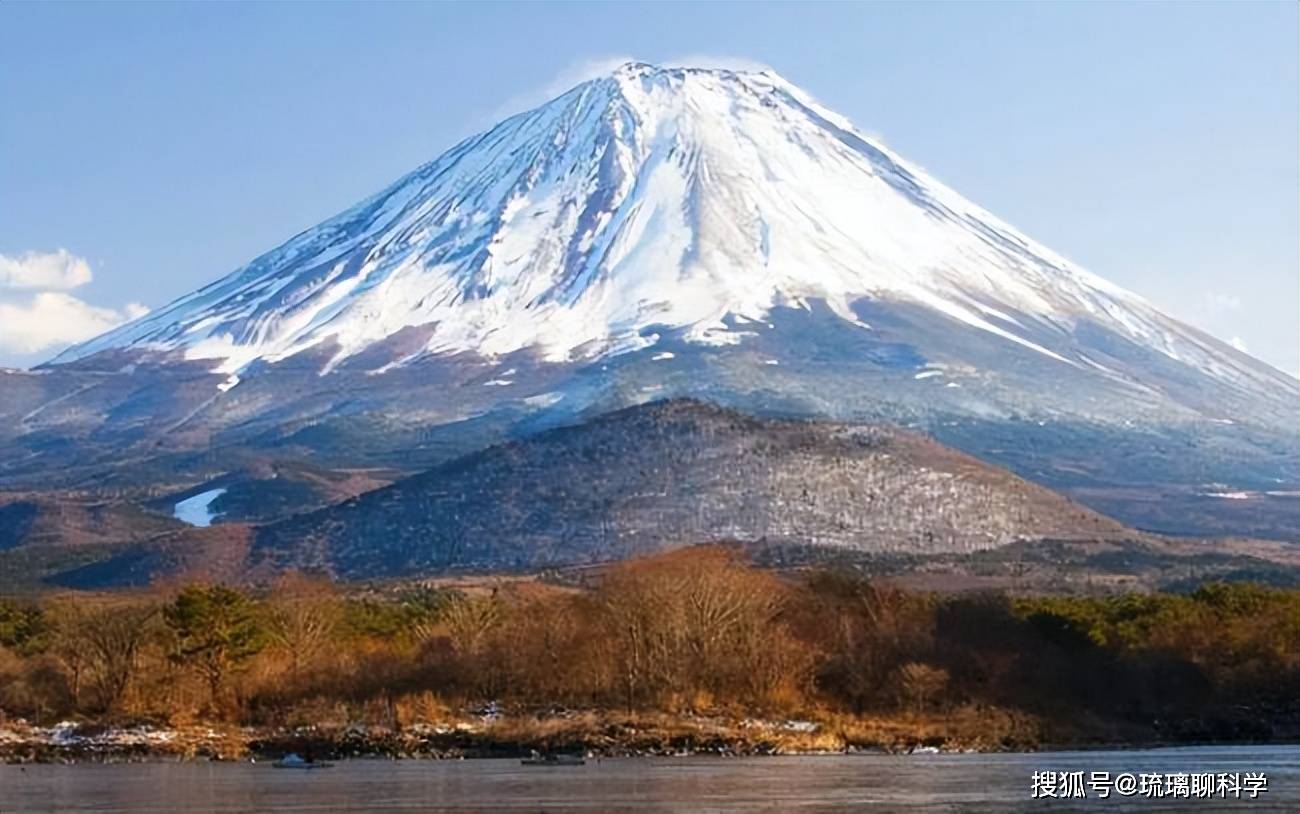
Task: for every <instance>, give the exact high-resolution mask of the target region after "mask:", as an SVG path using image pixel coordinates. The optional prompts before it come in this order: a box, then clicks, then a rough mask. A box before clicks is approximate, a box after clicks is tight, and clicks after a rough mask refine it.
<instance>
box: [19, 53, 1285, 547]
mask: <svg viewBox="0 0 1300 814" xmlns="http://www.w3.org/2000/svg"><path fill="white" fill-rule="evenodd" d="M0 387H3V388H4V392H5V393H6V394H7V397H6V399H5V402H6V404H4V405H0V452H3V451H6V450H7V451H8V453H9V454H4V455H0V460H4V461H5V463H0V486H9V487H12V486H14V485H15V484H18V485H22V486H24V487H26V486H31V485H33V484H35V485H41V484H44V485H59V486H79V487H85V486H86V485H88V484H91V483H94V484H97V485H103V484H105V483H112V484H114V485H116V486H119V487H120V488H148V487H149V485H150V484H157V483H158V482H159V481H160V480H162V479H175V478H177V477H181V478H188V479H190V480H199V479H201V478H203V477H208V476H211V475H213V474H215V473H219V472H221V471H223V470H224V469H225V468H228V467H229V466H231V465H233V464H232V462H236V461H240V462H242V461H245V460H247V459H248V458H249V457H261V458H266V457H271V458H277V459H281V458H312V459H314V460H316V461H319V462H324V463H327V464H329V465H333V466H346V467H363V466H385V467H398V468H402V469H406V470H409V471H416V470H419V469H423V468H427V467H431V466H434V465H438V464H441V463H443V462H445V461H447V460H450V459H451V458H453V457H456V456H459V455H463V454H467V453H470V452H473V451H475V450H477V449H482V448H484V447H486V446H488V445H489V444H492V443H495V442H498V441H501V440H503V439H508V438H511V437H522V436H527V435H530V434H534V433H536V432H539V431H542V430H545V429H548V428H551V427H555V426H559V425H565V424H569V423H573V422H575V421H578V420H583V419H586V418H590V417H592V416H595V415H599V414H602V413H605V412H609V411H611V410H614V409H618V408H622V407H626V406H629V405H634V404H638V403H642V402H647V401H652V400H660V399H667V398H679V397H685V398H697V399H703V400H707V401H711V402H714V403H717V404H720V405H723V406H725V407H727V408H732V409H738V410H742V411H744V412H747V413H750V414H755V415H764V416H774V417H796V418H799V417H804V418H821V419H831V420H837V421H872V422H889V423H893V424H898V425H904V426H907V427H910V428H915V429H920V430H922V431H925V432H928V433H930V434H932V435H933V436H935V437H936V438H938V439H939V440H941V441H944V442H947V443H950V444H953V445H955V446H958V447H960V448H962V449H963V450H965V451H967V452H970V453H973V454H975V455H977V456H979V457H982V458H984V459H986V460H989V461H992V462H994V463H998V464H1002V465H1004V466H1007V467H1009V468H1011V469H1013V470H1015V471H1016V472H1017V473H1018V474H1021V475H1023V476H1025V477H1028V478H1030V479H1032V480H1036V481H1038V482H1040V483H1044V484H1046V485H1049V486H1052V487H1054V488H1058V489H1063V490H1065V491H1066V492H1067V493H1070V494H1072V495H1073V496H1074V497H1076V498H1078V499H1080V500H1082V501H1083V502H1085V503H1088V504H1089V505H1091V506H1093V507H1094V508H1099V509H1101V510H1103V511H1106V512H1108V513H1110V514H1112V515H1114V516H1117V517H1120V518H1121V519H1123V520H1125V521H1127V522H1129V523H1134V524H1137V525H1139V526H1142V527H1146V528H1156V529H1160V530H1165V531H1178V532H1188V533H1203V532H1208V533H1220V532H1223V531H1225V530H1237V529H1235V528H1234V525H1235V524H1237V523H1239V522H1241V521H1242V518H1244V517H1245V516H1247V515H1249V516H1250V517H1252V518H1255V519H1253V520H1251V521H1250V522H1251V523H1253V524H1254V525H1252V526H1251V528H1250V529H1249V530H1250V531H1251V532H1253V533H1261V534H1265V535H1270V536H1281V537H1286V538H1291V537H1294V536H1300V522H1297V521H1298V519H1300V508H1297V506H1296V505H1295V504H1297V503H1300V501H1297V500H1296V499H1295V498H1294V497H1286V495H1288V494H1289V493H1292V492H1295V491H1296V485H1297V484H1300V441H1298V440H1297V436H1296V427H1297V426H1298V425H1300V383H1297V381H1296V380H1295V379H1292V378H1291V377H1289V376H1286V375H1284V374H1282V373H1281V372H1279V371H1277V370H1274V369H1273V368H1271V367H1269V366H1267V365H1265V364H1263V363H1261V362H1259V361H1257V360H1255V359H1253V358H1251V357H1249V356H1247V355H1245V354H1243V353H1241V352H1239V351H1237V350H1235V349H1234V348H1232V347H1230V346H1228V345H1227V344H1225V343H1223V342H1220V341H1219V340H1217V339H1214V338H1213V337H1210V336H1208V335H1206V334H1204V333H1202V332H1200V331H1197V330H1195V329H1194V328H1191V327H1189V326H1187V325H1184V324H1182V323H1180V322H1178V321H1177V320H1174V319H1172V318H1170V317H1168V316H1166V315H1164V314H1162V313H1161V312H1159V311H1158V310H1157V309H1156V308H1154V307H1153V306H1152V305H1150V304H1149V303H1147V302H1146V301H1144V300H1143V299H1142V298H1140V297H1138V296H1136V295H1134V294H1132V293H1129V292H1127V291H1125V290H1123V289H1121V288H1119V287H1118V286H1115V285H1113V284H1111V283H1109V282H1107V281H1105V280H1103V279H1102V278H1100V277H1098V276H1096V275H1094V274H1092V273H1089V272H1088V271H1086V270H1084V269H1082V268H1080V267H1078V266H1076V265H1075V264H1073V263H1071V262H1070V261H1068V260H1066V259H1065V258H1063V257H1062V256H1060V255H1058V254H1056V253H1055V252H1053V251H1051V250H1049V249H1047V248H1046V247H1044V246H1042V245H1040V244H1038V243H1036V242H1035V241H1033V240H1031V239H1030V238H1028V237H1026V236H1024V235H1022V234H1021V233H1019V232H1018V231H1016V230H1015V229H1014V228H1012V227H1011V226H1009V225H1008V224H1006V223H1004V222H1002V221H1001V220H999V219H997V218H996V217H994V216H993V215H991V214H989V213H988V212H986V211H984V210H983V209H981V208H979V207H978V206H976V205H974V204H973V203H971V202H969V201H967V200H966V199H964V198H963V197H961V196H960V195H958V194H957V193H956V192H954V191H953V190H951V189H949V188H948V187H946V186H944V185H943V184H941V183H940V182H938V181H937V180H935V179H934V178H932V177H931V176H929V175H928V174H927V173H925V172H924V171H922V170H921V169H919V168H918V167H916V166H914V165H912V164H910V163H909V162H907V161H905V160H904V159H903V158H901V157H899V156H898V155H896V154H895V153H894V152H893V151H891V150H890V149H889V148H887V147H886V146H885V145H883V144H881V143H880V142H879V141H878V140H876V139H874V138H872V137H869V136H867V135H865V134H863V133H862V132H860V131H859V130H857V129H855V128H854V127H853V126H852V125H851V124H850V123H849V122H848V121H846V120H845V119H844V118H843V117H841V116H839V115H837V114H836V113H834V112H832V111H830V110H827V109H826V108H824V107H822V106H821V105H819V104H818V103H817V102H815V101H814V100H813V99H812V97H811V96H809V94H807V93H805V92H804V91H802V90H800V89H799V88H797V87H796V86H794V85H793V84H791V83H790V82H788V81H786V80H785V79H783V78H781V77H780V76H778V75H776V74H775V73H772V72H768V71H763V72H752V73H751V72H737V71H728V70H702V69H691V68H661V67H655V66H652V65H646V64H640V63H632V64H627V65H624V66H622V67H621V68H619V69H618V70H617V71H615V72H614V73H613V74H611V75H608V76H603V77H600V78H597V79H594V80H591V81H588V82H585V83H583V84H581V85H578V86H577V87H575V88H573V89H572V90H570V91H569V92H567V93H565V94H563V95H561V96H559V97H558V98H556V99H554V100H552V101H550V102H548V103H546V104H544V105H542V106H540V107H538V108H536V109H534V110H531V111H527V112H524V113H521V114H519V115H516V116H514V117H512V118H509V119H507V120H505V121H504V122H502V123H501V124H499V125H497V126H496V127H494V128H492V129H491V130H489V131H487V132H485V133H482V134H480V135H477V136H474V137H472V138H470V139H467V140H466V141H464V142H462V143H461V144H458V145H456V146H455V147H453V148H452V149H450V150H449V151H447V152H446V153H444V154H443V155H441V156H440V157H438V158H437V159H435V160H434V161H432V162H430V163H429V164H426V165H425V166H423V167H420V168H418V169H416V170H415V171H414V172H412V173H410V174H409V175H407V176H406V177H404V178H402V179H400V180H398V181H397V182H396V183H395V184H393V185H392V186H390V187H389V188H387V189H385V190H384V191H382V192H380V193H379V194H378V195H375V196H374V197H372V198H370V199H368V200H366V201H363V202H362V203H360V204H358V205H357V206H355V207H353V208H351V209H349V210H347V211H346V212H343V213H342V214H340V215H338V216H336V217H334V218H332V219H330V220H328V221H326V222H325V223H323V224H321V225H320V226H317V227H315V228H313V229H309V230H307V231H305V232H303V233H301V234H299V235H297V236H296V237H294V238H292V239H291V240H289V241H288V242H286V243H285V244H283V245H282V246H280V247H278V248H276V249H274V250H272V251H270V252H268V253H266V254H264V255H262V256H261V257H258V258H257V259H255V260H253V261H252V262H251V263H249V264H248V265H247V266H245V267H243V268H241V269H238V270H236V271H234V272H232V273H231V274H230V275H228V276H227V277H224V278H222V279H220V280H218V281H216V282H214V283H212V284H211V285H208V286H206V287H205V288H202V289H200V290H199V291H196V292H194V293H193V294H190V295H188V296H185V297H182V298H181V299H179V300H177V301H175V302H173V303H171V304H169V305H167V306H165V307H162V308H159V309H157V310H155V311H153V312H152V313H150V314H148V315H146V316H145V317H143V318H141V319H138V320H136V321H134V322H131V323H129V324H126V325H124V326H122V327H120V328H118V329H116V330H114V331H111V332H109V333H107V334H105V335H103V336H100V337H98V338H96V339H93V340H91V341H89V342H86V343H84V344H81V345H78V346H76V347H73V348H71V349H69V350H68V351H66V352H64V353H63V354H61V355H60V356H58V357H57V358H56V359H54V360H53V361H52V362H50V363H48V364H47V365H45V366H43V367H42V368H40V369H38V370H36V371H32V372H9V373H6V374H3V378H0ZM1223 494H1245V495H1248V496H1249V499H1248V501H1247V502H1250V501H1251V500H1258V501H1259V502H1258V503H1254V504H1252V505H1251V506H1250V507H1249V511H1245V508H1246V507H1245V504H1243V503H1241V502H1240V501H1229V500H1226V499H1224V498H1222V497H1219V495H1223Z"/></svg>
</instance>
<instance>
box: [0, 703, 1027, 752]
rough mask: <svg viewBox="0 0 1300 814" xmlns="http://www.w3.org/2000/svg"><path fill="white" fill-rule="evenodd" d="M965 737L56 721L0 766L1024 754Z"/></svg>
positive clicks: (660, 718)
mask: <svg viewBox="0 0 1300 814" xmlns="http://www.w3.org/2000/svg"><path fill="white" fill-rule="evenodd" d="M1000 723H1001V726H991V727H989V728H988V729H987V730H986V731H985V732H984V733H982V734H976V733H974V732H972V731H971V730H970V728H969V727H968V726H967V725H964V724H963V723H962V722H957V723H956V724H954V722H953V721H952V720H948V721H942V720H938V719H936V720H924V719H922V720H911V721H906V722H903V721H888V720H863V719H845V720H831V721H807V720H763V719H755V718H742V719H731V718H725V717H710V716H696V715H683V716H668V715H618V714H612V713H606V712H582V713H574V714H559V715H552V716H546V717H535V716H523V717H476V718H471V719H467V720H458V721H448V722H445V723H437V724H428V723H418V724H411V725H407V726H403V727H400V728H394V727H384V726H367V725H348V726H297V727H236V726H221V725H216V724H212V725H202V724H200V725H191V726H180V727H167V726H156V725H149V724H139V725H133V726H105V725H102V724H94V723H78V722H72V721H64V722H60V723H57V724H55V725H53V726H37V725H32V724H28V723H26V722H24V721H11V722H8V723H6V724H0V761H3V762H8V763H29V762H73V761H99V762H122V761H140V760H166V759H177V760H265V759H274V758H277V757H280V756H282V755H284V754H286V753H288V752H302V751H305V750H310V751H311V752H312V753H313V754H315V755H319V756H321V757H329V758H363V757H373V758H392V759H407V758H411V759H415V758H423V759H462V758H486V757H513V756H521V755H526V754H528V753H529V752H530V751H532V750H538V751H555V752H581V753H585V754H593V755H603V756H659V755H663V756H667V755H685V754H707V755H720V756H737V755H788V754H837V753H846V752H862V751H875V752H897V753H906V752H914V751H927V752H930V751H1003V750H1008V749H1032V748H1034V747H1035V745H1036V738H1035V737H1034V734H1033V732H1032V726H1030V725H1029V722H1027V721H1019V720H1016V719H1015V716H1012V715H1010V714H1005V716H1004V717H1003V719H1002V720H1001V721H1000Z"/></svg>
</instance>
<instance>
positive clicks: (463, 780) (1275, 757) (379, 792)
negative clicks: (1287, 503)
mask: <svg viewBox="0 0 1300 814" xmlns="http://www.w3.org/2000/svg"><path fill="white" fill-rule="evenodd" d="M1036 770H1055V771H1084V772H1089V771H1109V772H1111V773H1112V774H1117V773H1119V772H1133V773H1138V772H1159V773H1162V774H1164V773H1174V772H1214V773H1219V772H1241V773H1245V772H1264V773H1265V774H1266V775H1267V776H1268V785H1269V790H1268V791H1267V792H1265V793H1264V794H1262V795H1261V796H1260V797H1259V798H1258V799H1255V800H1247V799H1241V800H1227V801H1224V800H1222V799H1217V798H1216V799H1213V800H1188V799H1171V798H1166V799H1145V798H1136V797H1128V798H1119V797H1117V796H1114V795H1113V796H1112V797H1111V798H1110V799H1109V800H1097V799H1092V798H1091V797H1090V798H1089V799H1086V800H1034V799H1032V798H1031V797H1030V787H1031V777H1032V774H1033V772H1034V771H1036ZM861 809H872V810H879V811H907V812H949V811H952V812H957V811H961V812H981V811H984V812H989V811H1034V810H1040V811H1206V812H1209V811H1221V810H1225V809H1227V810H1242V811H1256V812H1262V811H1270V812H1277V811H1300V747H1296V746H1282V747H1278V746H1268V747H1252V746H1248V747H1195V748H1184V749H1152V750H1142V751H1124V752H1114V751H1105V752H1042V753H1034V754H968V755H908V756H902V755H899V756H895V755H834V756H825V757H766V758H718V757H687V758H619V759H611V760H602V761H600V762H599V763H597V762H595V761H589V762H588V763H587V765H585V766H575V767H560V768H539V767H527V766H521V765H520V764H519V761H518V760H465V761H390V760H352V761H343V762H340V763H337V764H336V765H335V766H334V767H333V768H330V769H324V770H318V771H311V772H304V771H289V770H280V769H274V768H272V767H271V766H270V765H269V764H267V763H257V764H249V763H143V764H125V765H123V764H118V765H97V764H76V765H37V766H26V767H18V766H0V812H3V813H4V814H9V813H10V812H27V811H51V812H91V811H94V812H176V811H197V812H252V811H277V812H285V811H287V812H294V811H377V812H393V811H403V812H407V811H412V812H413V811H560V810H565V811H572V810H576V811H692V812H696V811H704V812H708V811H848V810H861Z"/></svg>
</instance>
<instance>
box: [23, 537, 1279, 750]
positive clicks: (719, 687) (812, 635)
mask: <svg viewBox="0 0 1300 814" xmlns="http://www.w3.org/2000/svg"><path fill="white" fill-rule="evenodd" d="M1297 699H1300V591H1298V590H1295V589H1280V588H1267V587H1262V586H1258V585H1251V584H1208V585H1205V586H1202V587H1201V588H1199V589H1197V590H1195V591H1193V592H1191V593H1184V594H1173V593H1149V594H1126V595H1118V596H1008V595H1006V594H1002V593H978V594H952V595H947V594H940V593H922V592H912V591H903V590H899V589H897V588H894V587H890V586H889V585H887V584H883V583H879V582H873V581H871V580H868V579H864V578H862V577H860V576H856V575H854V574H852V573H847V572H838V571H820V572H809V573H802V574H799V575H797V576H790V575H785V576H781V575H777V574H775V573H773V572H770V571H766V570H760V569H757V568H755V567H753V566H751V565H750V564H748V563H747V562H746V561H745V560H743V559H742V558H741V557H740V556H738V555H737V553H736V552H734V551H732V550H729V549H725V548H713V547H709V548H699V549H688V550H684V551H679V552H674V553H672V554H667V555H662V556H657V557H651V558H646V559H641V560H634V561H630V562H627V563H623V564H620V565H617V566H612V567H610V568H609V569H608V570H607V571H605V572H604V573H602V574H601V575H599V576H598V577H596V578H595V579H593V580H592V583H591V584H590V585H586V586H583V587H571V586H561V585H551V584H547V583H545V582H537V581H531V582H530V581H513V582H502V583H501V584H500V586H498V587H497V588H494V589H476V590H466V591H459V590H452V589H446V588H437V587H419V586H416V587H410V586H408V587H404V588H392V589H388V590H385V591H365V592H360V591H357V590H356V589H349V588H347V587H345V586H339V585H335V584H331V583H330V582H328V581H325V580H320V579H313V578H309V577H304V576H289V577H285V578H283V579H282V580H280V581H279V582H278V583H277V584H275V585H274V586H272V587H270V588H268V589H264V590H260V591H250V590H246V589H241V588H238V587H234V586H228V585H220V584H203V583H195V584H191V585H186V586H183V587H180V588H178V589H174V590H171V591H164V590H151V591H143V592H139V593H132V594H116V595H106V596H53V597H48V598H44V599H40V600H37V601H26V602H25V601H19V600H14V599H9V600H4V599H0V720H2V719H3V717H4V716H9V717H23V718H26V719H28V720H32V721H53V720H61V719H64V718H67V717H69V716H82V717H85V718H89V719H92V720H104V721H129V720H131V721H151V722H158V723H169V724H181V723H186V722H194V721H228V722H232V723H241V724H247V725H268V726H269V725H300V724H304V723H318V722H321V721H322V720H331V721H337V720H344V721H364V722H368V723H378V724H385V725H390V726H394V727H400V726H402V725H405V724H408V723H414V722H419V721H434V720H438V719H440V718H442V717H445V716H447V715H449V714H454V713H455V712H456V711H457V710H466V709H473V708H475V707H478V706H481V705H484V704H487V703H490V702H495V703H496V704H499V705H502V706H503V707H505V708H510V709H514V710H517V711H520V712H530V713H531V712H538V711H546V710H554V709H556V708H557V707H560V708H565V709H609V710H615V709H617V710H627V711H629V712H637V711H657V712H667V713H684V712H718V711H724V712H731V713H734V714H736V715H765V716H787V717H795V716H799V717H814V718H815V717H817V716H818V715H829V714H834V715H851V716H918V715H942V714H945V712H946V711H950V710H954V709H957V708H959V707H960V708H964V709H983V708H997V709H1008V710H1018V711H1023V712H1025V713H1029V714H1032V715H1036V716H1041V717H1043V718H1044V719H1054V720H1062V721H1074V722H1080V721H1091V720H1096V721H1107V722H1113V723H1117V724H1126V725H1138V726H1143V727H1157V728H1161V731H1163V732H1167V733H1169V734H1174V735H1180V734H1181V735H1185V736H1188V737H1197V736H1200V737H1217V736H1222V735H1225V734H1226V735H1227V736H1240V737H1258V736H1263V735H1264V734H1267V733H1262V732H1259V731H1253V730H1251V727H1256V728H1258V727H1266V726H1267V725H1268V721H1269V720H1271V719H1273V718H1275V717H1276V716H1278V715H1285V714H1292V715H1295V713H1296V712H1297V709H1296V706H1297ZM1288 711H1289V712H1288ZM1198 727H1199V729H1198ZM1180 729H1181V730H1182V731H1179V730H1180ZM1201 730H1204V731H1201Z"/></svg>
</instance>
